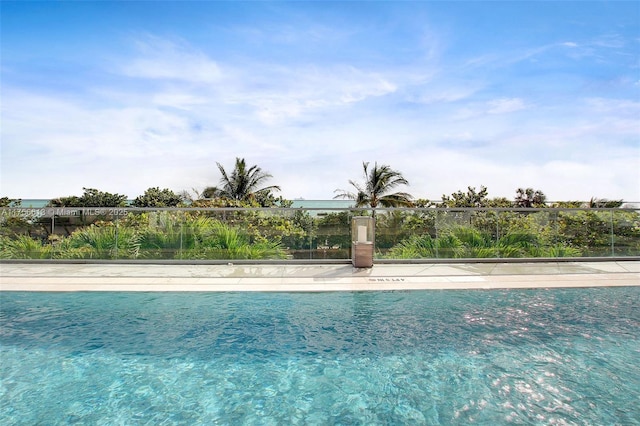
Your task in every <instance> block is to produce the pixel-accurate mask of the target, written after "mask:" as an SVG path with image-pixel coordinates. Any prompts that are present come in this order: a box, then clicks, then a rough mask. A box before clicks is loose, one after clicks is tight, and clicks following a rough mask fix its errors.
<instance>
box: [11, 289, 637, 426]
mask: <svg viewBox="0 0 640 426" xmlns="http://www.w3.org/2000/svg"><path fill="white" fill-rule="evenodd" d="M0 308H1V312H0V319H1V325H2V327H1V329H0V358H1V360H2V362H1V366H0V368H1V371H0V379H1V383H0V403H1V405H0V423H1V424H3V425H9V424H68V423H82V424H260V425H264V424H274V425H275V424H318V425H320V424H323V425H324V424H343V425H346V424H367V425H370V424H436V425H438V424H469V423H477V424H487V423H494V424H505V423H510V422H511V423H519V424H638V419H640V408H638V406H639V404H638V401H639V400H640V368H639V367H638V360H639V359H640V337H639V334H640V333H639V331H640V313H639V309H640V288H639V287H633V288H592V289H554V290H543V289H541V290H511V291H496V290H494V291H412V292H363V293H316V294H309V293H23V292H15V293H14V292H5V293H0Z"/></svg>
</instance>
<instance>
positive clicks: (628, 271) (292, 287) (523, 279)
mask: <svg viewBox="0 0 640 426" xmlns="http://www.w3.org/2000/svg"><path fill="white" fill-rule="evenodd" d="M620 286H640V261H638V260H621V261H606V262H603V261H597V262H594V261H586V262H544V263H543V262H519V263H517V262H504V263H500V262H492V263H480V262H478V263H456V262H451V263H440V262H438V263H420V264H388V263H385V264H376V265H375V266H374V267H373V268H371V269H357V268H353V267H352V266H351V265H345V264H270V265H265V264H248V263H242V264H234V263H228V264H215V265H212V264H180V265H176V264H122V263H117V264H114V263H99V264H94V263H65V264H57V263H47V264H38V263H16V262H11V263H5V262H2V263H0V291H45V292H65V291H67V292H68V291H147V292H151V291H159V292H168V291H186V292H196V291H201V292H214V291H225V292H226V291H247V292H251V291H259V292H269V291H271V292H323V291H390V290H399V291H402V290H444V289H449V290H451V289H459V290H469V289H509V288H513V289H516V288H570V287H574V288H577V287H620Z"/></svg>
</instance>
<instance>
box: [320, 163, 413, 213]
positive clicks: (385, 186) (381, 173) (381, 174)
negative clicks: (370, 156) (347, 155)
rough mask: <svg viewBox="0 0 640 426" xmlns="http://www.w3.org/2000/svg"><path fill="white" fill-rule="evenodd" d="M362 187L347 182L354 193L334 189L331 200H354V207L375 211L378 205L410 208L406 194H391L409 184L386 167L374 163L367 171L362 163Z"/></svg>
mask: <svg viewBox="0 0 640 426" xmlns="http://www.w3.org/2000/svg"><path fill="white" fill-rule="evenodd" d="M362 166H363V171H364V185H361V184H359V183H357V182H354V181H352V180H349V183H350V184H351V185H352V186H353V187H354V188H355V189H356V192H350V191H345V190H343V189H336V190H335V191H334V192H336V193H337V195H336V196H335V197H333V198H345V199H349V200H354V201H355V202H356V205H355V206H356V207H365V206H370V207H371V208H373V209H375V208H376V207H378V206H379V205H380V206H382V207H399V206H411V205H412V202H411V199H412V198H413V197H412V196H411V195H410V194H408V193H406V192H393V193H390V192H391V191H392V190H394V189H395V188H396V187H398V186H400V185H409V182H408V181H407V180H406V179H405V178H404V177H403V176H402V174H401V173H400V172H398V171H396V170H393V169H391V167H389V166H387V165H381V166H378V163H377V162H376V163H375V164H374V166H373V167H372V168H371V169H369V163H367V162H363V163H362Z"/></svg>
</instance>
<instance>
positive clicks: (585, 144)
mask: <svg viewBox="0 0 640 426" xmlns="http://www.w3.org/2000/svg"><path fill="white" fill-rule="evenodd" d="M0 8H1V9H0V13H1V20H2V22H1V23H2V28H1V31H2V34H1V35H2V39H1V54H2V56H1V73H2V75H1V77H2V80H1V81H0V84H1V96H2V99H1V101H2V110H1V114H2V116H1V119H2V123H1V124H2V126H1V130H0V132H1V133H0V136H1V142H2V149H1V154H2V157H1V166H2V170H1V187H0V195H2V196H9V197H21V198H53V197H58V196H66V195H80V194H81V193H82V188H83V187H91V188H98V189H100V190H103V191H108V192H117V193H120V194H125V195H128V196H129V197H130V198H134V197H136V196H137V195H140V194H142V193H143V192H144V191H145V189H147V188H149V187H155V186H159V187H161V188H165V187H166V188H170V189H172V190H174V191H176V192H178V191H182V190H192V189H195V190H197V191H201V190H202V189H204V188H205V187H206V186H210V185H216V184H217V183H218V180H219V179H220V175H219V173H218V170H217V167H216V162H219V163H221V164H222V165H224V166H225V167H226V168H227V169H229V170H230V169H231V168H232V166H233V162H234V159H235V157H243V158H245V159H246V161H247V162H248V163H250V164H257V165H258V166H260V167H262V169H263V170H265V171H268V172H270V173H271V174H272V175H273V179H272V181H271V182H270V184H276V185H279V186H281V188H282V192H281V195H283V196H284V197H285V198H289V199H293V198H298V197H304V198H306V199H330V198H332V197H333V195H334V190H335V189H337V188H348V180H349V179H359V178H360V176H361V170H362V162H363V161H369V162H371V163H373V162H376V161H377V162H378V163H381V164H388V165H390V166H391V167H392V168H394V169H397V170H399V171H400V172H402V173H403V174H404V175H405V177H406V178H407V179H408V180H409V182H410V184H411V185H410V187H409V188H407V190H408V191H409V192H411V193H412V194H413V195H414V196H416V197H418V198H427V199H440V197H441V196H442V195H443V194H447V195H448V194H451V193H453V192H455V191H457V190H466V188H467V187H468V186H475V187H476V188H479V187H480V186H481V185H484V186H486V187H487V188H488V190H489V196H505V197H508V198H511V199H512V198H513V197H514V196H515V191H516V189H517V188H519V187H532V188H535V189H539V190H542V191H543V192H544V193H545V194H547V196H548V198H549V199H551V200H568V199H571V200H576V199H580V200H588V199H590V198H591V197H598V198H609V199H620V198H622V199H625V200H627V201H640V3H638V2H632V1H629V2H627V1H608V2H598V1H589V2H560V1H555V2H552V1H547V2H543V1H540V2H521V1H511V2H499V1H473V2H462V1H455V2H454V1H450V2H447V1H441V2H385V1H378V2H367V1H351V2H326V1H325V2H303V1H298V2H266V1H265V2H242V1H235V2H232V1H228V2H214V1H193V2H186V1H183V2H172V1H139V2H137V1H123V2H115V1H92V2H80V1H69V2H65V1H60V2H58V1H55V2H54V1H48V2H37V1H15V2H14V1H2V2H0Z"/></svg>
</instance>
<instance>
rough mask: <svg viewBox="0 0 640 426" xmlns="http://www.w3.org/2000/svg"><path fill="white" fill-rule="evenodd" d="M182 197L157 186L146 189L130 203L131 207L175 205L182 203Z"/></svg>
mask: <svg viewBox="0 0 640 426" xmlns="http://www.w3.org/2000/svg"><path fill="white" fill-rule="evenodd" d="M182 201H183V200H182V197H181V196H179V195H177V194H176V193H174V192H173V191H171V190H170V189H167V188H165V189H162V190H161V189H160V188H159V187H157V186H156V187H155V188H149V189H147V190H146V191H145V192H144V194H143V195H139V196H138V197H136V199H135V200H133V202H132V203H131V205H132V206H133V207H176V206H178V205H179V204H181V203H182Z"/></svg>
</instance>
